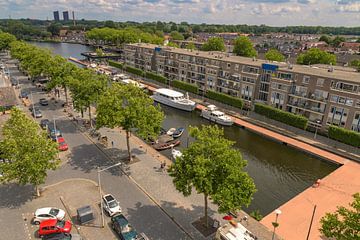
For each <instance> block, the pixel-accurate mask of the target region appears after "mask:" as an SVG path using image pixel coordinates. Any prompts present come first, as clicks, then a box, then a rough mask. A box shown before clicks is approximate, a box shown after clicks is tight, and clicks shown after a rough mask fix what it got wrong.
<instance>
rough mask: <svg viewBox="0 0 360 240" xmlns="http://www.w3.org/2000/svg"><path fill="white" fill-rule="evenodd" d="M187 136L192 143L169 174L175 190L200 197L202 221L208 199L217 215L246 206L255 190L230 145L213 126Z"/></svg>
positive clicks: (192, 130)
mask: <svg viewBox="0 0 360 240" xmlns="http://www.w3.org/2000/svg"><path fill="white" fill-rule="evenodd" d="M190 135H191V136H192V137H193V138H195V141H194V142H193V143H191V144H190V146H189V148H187V149H185V150H184V151H183V156H182V157H181V158H178V159H176V161H175V163H174V164H173V165H172V166H171V167H170V170H169V172H170V176H172V177H173V183H174V185H175V187H176V189H177V190H178V191H180V192H181V193H182V194H184V196H189V195H190V194H191V192H192V190H193V188H195V190H196V191H197V192H198V193H202V194H204V201H205V219H207V200H208V197H211V199H212V201H213V202H214V203H215V204H217V205H218V206H219V212H221V213H226V212H229V211H236V210H240V209H241V208H242V207H243V206H248V205H249V204H250V202H251V200H252V195H253V194H254V193H255V191H256V188H255V184H254V182H253V180H252V179H251V177H249V175H248V174H247V173H246V172H245V171H244V167H245V166H246V164H247V162H246V161H245V160H243V158H242V156H241V153H240V152H239V151H238V150H236V149H234V148H233V145H234V142H232V141H230V140H227V139H225V137H224V131H223V129H220V128H219V127H218V126H217V125H212V126H202V127H201V128H197V127H192V128H190Z"/></svg>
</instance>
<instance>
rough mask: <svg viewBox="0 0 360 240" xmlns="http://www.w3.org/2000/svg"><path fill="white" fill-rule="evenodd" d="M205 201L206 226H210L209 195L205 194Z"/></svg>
mask: <svg viewBox="0 0 360 240" xmlns="http://www.w3.org/2000/svg"><path fill="white" fill-rule="evenodd" d="M204 201H205V226H206V228H208V227H209V221H208V195H207V194H204Z"/></svg>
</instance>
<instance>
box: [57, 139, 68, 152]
mask: <svg viewBox="0 0 360 240" xmlns="http://www.w3.org/2000/svg"><path fill="white" fill-rule="evenodd" d="M57 142H58V144H59V150H60V151H66V150H68V149H69V146H68V145H67V143H66V142H65V139H64V138H63V137H58V138H57Z"/></svg>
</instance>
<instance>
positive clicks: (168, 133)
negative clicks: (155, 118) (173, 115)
mask: <svg viewBox="0 0 360 240" xmlns="http://www.w3.org/2000/svg"><path fill="white" fill-rule="evenodd" d="M175 132H176V128H170V129H169V130H168V131H167V132H166V134H167V135H169V136H172V135H173V134H174V133H175Z"/></svg>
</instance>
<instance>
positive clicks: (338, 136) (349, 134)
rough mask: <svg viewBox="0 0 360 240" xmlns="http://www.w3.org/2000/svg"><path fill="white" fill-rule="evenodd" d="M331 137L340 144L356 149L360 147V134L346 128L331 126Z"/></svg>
mask: <svg viewBox="0 0 360 240" xmlns="http://www.w3.org/2000/svg"><path fill="white" fill-rule="evenodd" d="M328 133H329V137H330V138H332V139H335V140H337V141H339V142H342V143H345V144H349V145H351V146H354V147H360V133H358V132H355V131H351V130H347V129H344V128H340V127H336V126H330V127H329V132H328Z"/></svg>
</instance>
